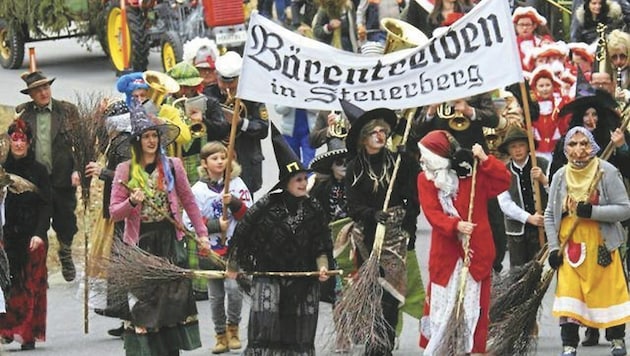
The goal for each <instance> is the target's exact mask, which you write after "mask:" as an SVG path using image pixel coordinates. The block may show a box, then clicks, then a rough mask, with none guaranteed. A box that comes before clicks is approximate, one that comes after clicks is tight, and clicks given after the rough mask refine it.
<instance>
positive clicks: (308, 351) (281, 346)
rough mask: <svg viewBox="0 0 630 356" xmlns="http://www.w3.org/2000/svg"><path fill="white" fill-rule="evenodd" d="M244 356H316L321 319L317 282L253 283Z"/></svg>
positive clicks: (267, 280) (282, 280) (268, 280)
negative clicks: (318, 321) (319, 316)
mask: <svg viewBox="0 0 630 356" xmlns="http://www.w3.org/2000/svg"><path fill="white" fill-rule="evenodd" d="M253 284H254V285H253V295H252V306H251V310H250V313H249V327H248V332H247V337H248V345H247V349H246V350H245V352H244V355H245V356H314V355H315V333H316V331H317V317H318V315H319V281H318V280H317V279H316V278H312V277H310V278H308V277H307V278H263V277H255V278H254V280H253Z"/></svg>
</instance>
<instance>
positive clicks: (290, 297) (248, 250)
mask: <svg viewBox="0 0 630 356" xmlns="http://www.w3.org/2000/svg"><path fill="white" fill-rule="evenodd" d="M271 132H272V143H273V146H274V152H275V155H276V161H277V163H278V168H279V182H278V183H277V184H276V185H275V186H274V187H273V188H272V190H271V191H270V192H269V193H267V194H266V195H265V196H263V197H262V198H260V199H259V200H258V201H257V202H256V203H255V204H254V205H253V206H252V207H251V208H250V209H248V211H247V213H246V214H245V216H244V217H243V219H242V220H241V221H239V222H238V224H237V226H236V229H235V230H234V234H233V235H232V239H231V240H230V245H229V252H228V256H229V259H228V277H229V278H236V276H237V273H238V271H239V267H240V268H242V269H243V270H245V271H246V272H248V273H252V272H258V273H261V275H258V276H256V275H255V276H254V277H253V286H252V302H251V303H252V305H251V309H250V314H249V326H248V344H247V348H246V349H245V351H244V352H243V355H245V356H253V355H304V356H314V355H315V333H316V330H317V318H318V315H319V287H320V281H321V282H325V281H326V280H328V274H327V272H328V266H329V262H330V261H329V260H328V256H330V255H331V254H332V243H331V240H330V231H329V230H328V226H327V223H326V221H327V219H326V212H324V209H323V208H322V206H321V205H320V204H319V202H317V200H315V199H314V198H312V197H309V196H308V195H307V191H306V187H307V172H309V171H308V170H307V169H306V168H305V167H304V166H303V165H302V163H301V162H300V160H299V159H298V158H297V156H296V155H295V153H294V152H293V150H291V148H290V147H289V145H288V144H287V143H286V141H285V140H284V138H283V137H282V135H281V134H280V132H279V131H278V129H277V128H276V127H275V125H273V124H272V125H271ZM311 271H318V272H319V273H318V274H317V277H318V278H317V277H308V276H303V277H293V276H286V277H285V276H266V275H265V273H266V272H311ZM318 279H319V281H318Z"/></svg>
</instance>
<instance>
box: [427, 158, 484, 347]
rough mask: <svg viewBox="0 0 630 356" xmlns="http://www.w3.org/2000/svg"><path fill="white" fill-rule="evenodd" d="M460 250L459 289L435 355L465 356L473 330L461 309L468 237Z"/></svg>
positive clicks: (474, 177) (470, 209)
mask: <svg viewBox="0 0 630 356" xmlns="http://www.w3.org/2000/svg"><path fill="white" fill-rule="evenodd" d="M478 162H479V161H478V160H477V159H475V161H474V163H473V170H472V184H471V189H470V201H469V202H468V219H467V221H468V222H472V215H473V208H474V201H475V187H476V186H477V166H478ZM462 248H463V249H464V264H463V266H462V269H461V271H460V273H459V287H458V288H457V299H456V303H455V307H454V308H453V310H452V311H451V313H450V316H449V320H448V322H447V323H448V326H447V329H446V331H445V333H444V338H443V339H442V340H441V343H440V345H439V346H438V347H437V349H436V354H437V355H460V354H466V353H467V350H466V348H467V347H466V339H468V336H469V335H470V333H471V332H472V331H473V330H468V326H467V325H466V321H465V319H464V311H463V310H462V307H463V305H464V298H465V294H466V280H467V277H468V270H469V268H470V235H464V238H463V241H462Z"/></svg>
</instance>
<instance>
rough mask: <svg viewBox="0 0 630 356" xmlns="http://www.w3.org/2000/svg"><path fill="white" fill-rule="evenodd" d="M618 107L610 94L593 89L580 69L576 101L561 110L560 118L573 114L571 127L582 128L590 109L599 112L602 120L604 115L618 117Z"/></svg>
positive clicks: (576, 86)
mask: <svg viewBox="0 0 630 356" xmlns="http://www.w3.org/2000/svg"><path fill="white" fill-rule="evenodd" d="M617 105H618V104H617V101H615V98H614V97H613V96H612V95H611V94H610V93H609V92H607V91H605V90H602V89H597V88H595V87H593V86H592V85H591V83H589V82H588V81H587V80H586V78H585V77H584V74H583V73H582V71H581V70H580V69H579V68H578V75H577V80H576V85H575V99H573V101H571V102H570V103H568V104H567V105H565V106H564V107H563V108H562V109H561V110H560V116H563V115H566V114H568V113H571V114H572V118H571V123H570V124H569V126H571V127H573V126H582V120H583V116H584V112H585V111H586V110H587V109H588V108H594V109H595V110H597V114H598V116H599V117H600V120H601V117H602V116H604V115H605V116H606V117H618V116H619V114H618V113H617V110H615V109H616V107H617ZM611 115H612V116H611Z"/></svg>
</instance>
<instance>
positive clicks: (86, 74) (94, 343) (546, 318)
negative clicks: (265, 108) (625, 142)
mask: <svg viewBox="0 0 630 356" xmlns="http://www.w3.org/2000/svg"><path fill="white" fill-rule="evenodd" d="M30 45H32V46H34V47H35V48H36V56H37V66H38V68H39V69H40V70H42V71H43V72H44V73H45V74H46V75H47V76H48V77H56V78H57V79H56V81H55V82H54V83H53V86H52V88H53V96H54V97H55V98H58V99H65V100H71V101H72V100H74V99H75V98H76V95H77V93H79V92H80V93H86V92H89V91H96V92H103V93H106V94H108V95H112V96H120V94H118V93H116V92H115V89H114V85H115V82H116V77H115V76H114V72H113V71H112V69H111V66H110V64H109V62H108V60H107V58H106V57H105V56H104V55H103V54H102V52H101V51H100V48H99V46H98V45H97V44H93V46H94V49H93V51H92V52H88V51H87V50H86V49H85V48H83V47H81V46H80V45H79V44H78V43H77V42H76V41H75V40H72V39H70V40H60V41H55V42H38V43H33V44H30ZM149 66H150V69H154V70H161V68H160V64H159V58H158V55H157V53H152V54H151V57H150V64H149ZM27 69H28V64H27V63H25V64H24V67H23V68H22V69H20V70H5V69H0V104H4V105H11V106H15V105H17V104H19V103H21V102H24V101H25V100H27V99H29V98H28V96H26V95H24V94H21V93H20V92H19V90H20V89H22V88H24V87H25V84H24V82H23V81H22V80H21V79H20V77H19V76H20V74H21V73H22V72H24V71H26V70H27ZM270 113H272V115H273V110H270ZM272 119H274V118H273V117H272ZM4 129H6V128H5V127H0V130H4ZM263 151H264V155H265V157H266V160H265V161H264V168H263V175H264V185H263V188H262V189H261V190H260V191H259V192H258V193H257V194H256V196H261V195H262V193H264V192H266V191H267V190H269V188H271V187H272V186H273V185H274V184H275V183H276V181H277V177H278V170H277V167H276V164H275V160H274V155H273V150H272V148H271V144H270V142H269V140H265V141H264V142H263ZM429 233H430V232H429V228H428V226H427V223H426V221H424V219H422V218H421V219H420V220H419V229H418V243H417V244H416V246H417V251H416V252H417V254H418V260H419V261H420V266H421V271H422V274H423V276H424V277H425V283H426V276H428V272H427V266H426V265H427V260H428V259H427V256H428V248H429V240H430V239H429ZM504 264H505V265H506V266H507V258H506V261H504ZM79 268H80V269H81V268H82V266H79ZM49 284H50V289H49V291H48V328H47V340H46V342H44V343H38V344H37V345H36V346H37V348H36V349H35V350H34V351H19V344H16V343H13V344H9V345H2V346H0V354H6V355H12V354H14V352H19V354H20V355H47V356H48V355H50V356H74V355H77V356H79V355H80V356H84V355H90V356H105V355H123V347H122V342H121V341H120V340H119V339H115V338H112V337H109V336H108V335H107V334H106V330H107V329H109V328H112V327H116V326H118V322H117V321H116V320H114V319H109V318H104V317H100V316H97V315H96V314H94V313H92V312H90V314H89V333H87V334H85V333H84V332H83V309H82V304H83V303H82V301H81V296H80V295H78V293H77V292H78V287H79V285H78V282H73V283H66V282H64V281H63V279H62V278H61V275H60V273H59V272H57V273H54V274H51V275H50V276H49ZM554 288H555V283H554V284H552V286H551V288H550V290H549V291H548V293H547V295H546V296H545V300H544V302H543V306H542V308H541V309H540V311H539V318H540V334H539V338H538V349H537V352H536V355H545V356H547V355H557V354H559V352H560V349H561V346H560V345H561V341H560V329H559V327H558V326H557V320H555V319H554V318H553V317H552V316H551V303H552V299H553V290H554ZM198 308H199V317H200V323H201V329H202V342H203V347H202V348H201V349H198V350H194V351H191V352H184V353H182V354H183V355H191V356H192V355H208V354H210V352H209V348H211V347H212V346H213V345H214V338H213V328H212V325H211V321H210V307H209V304H208V302H207V301H206V302H199V303H198ZM247 309H248V308H247V307H246V308H244V311H243V319H244V321H243V322H242V331H241V335H242V336H243V337H245V336H246V324H247V315H248V314H247V313H248V311H247ZM404 322H405V323H404V330H403V333H402V335H401V337H400V341H399V348H398V349H397V350H396V352H395V353H394V354H395V355H419V354H421V349H420V348H419V347H418V346H417V341H418V322H417V320H415V319H412V318H409V317H407V316H405V319H404ZM318 327H319V332H318V337H317V345H318V346H317V348H318V350H317V351H318V354H320V355H326V354H330V353H331V352H330V351H329V350H330V345H331V344H330V340H331V331H332V321H331V311H330V306H329V305H327V304H323V303H322V305H321V311H320V320H319V326H318ZM602 334H603V333H602ZM601 342H602V344H600V346H596V347H589V348H580V349H579V351H578V352H579V354H580V355H609V354H610V352H609V346H608V343H607V342H606V341H604V340H603V335H602V341H601ZM232 354H238V353H236V352H233V353H232ZM501 356H503V355H501Z"/></svg>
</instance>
